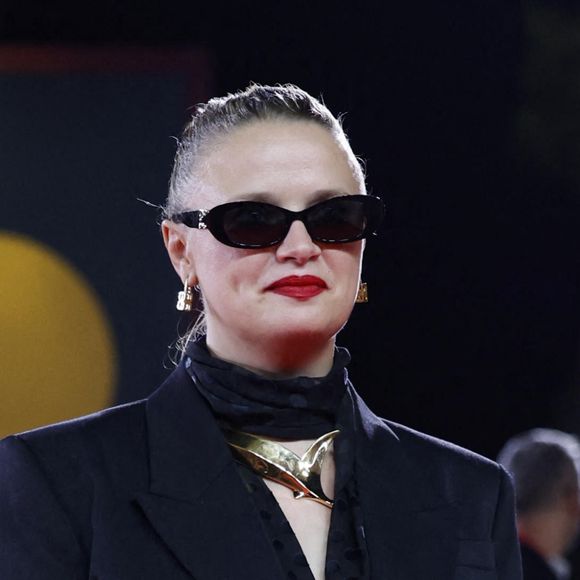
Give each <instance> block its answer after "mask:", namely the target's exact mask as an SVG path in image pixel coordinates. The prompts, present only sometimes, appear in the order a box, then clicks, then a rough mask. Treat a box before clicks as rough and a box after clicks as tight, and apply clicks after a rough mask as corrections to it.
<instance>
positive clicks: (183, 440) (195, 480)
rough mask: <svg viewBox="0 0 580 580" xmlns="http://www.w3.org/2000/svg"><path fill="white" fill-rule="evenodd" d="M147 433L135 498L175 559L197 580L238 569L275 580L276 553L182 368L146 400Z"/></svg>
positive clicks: (231, 573) (230, 575) (250, 575)
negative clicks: (144, 485) (145, 464)
mask: <svg viewBox="0 0 580 580" xmlns="http://www.w3.org/2000/svg"><path fill="white" fill-rule="evenodd" d="M147 429H148V443H149V455H150V485H149V492H148V493H141V494H138V495H137V496H136V501H137V502H138V503H139V505H140V506H141V508H142V509H143V512H144V513H145V515H146V517H147V518H148V519H149V521H150V523H151V524H152V525H153V527H154V528H155V529H156V531H157V533H158V534H159V535H160V536H161V537H162V538H163V539H164V541H165V543H166V544H167V546H168V547H169V549H170V550H171V551H172V552H173V554H174V556H175V557H176V558H177V559H178V560H179V561H180V563H181V564H182V565H183V566H184V567H185V568H186V570H188V572H189V573H190V574H191V575H192V576H194V577H195V578H196V579H198V580H204V579H207V580H213V579H215V578H236V577H239V572H240V570H243V571H244V574H246V575H247V577H248V578H255V579H257V580H258V579H259V580H261V579H264V580H272V579H275V578H276V575H275V573H273V571H276V570H278V569H279V564H278V560H277V557H276V554H275V553H274V550H273V548H272V546H271V545H270V543H269V542H268V540H267V538H266V535H265V534H264V532H263V529H262V526H261V522H260V518H259V517H258V515H257V513H256V510H255V507H254V504H253V502H252V500H251V497H250V496H249V494H248V493H247V491H246V490H245V488H244V486H243V483H242V481H241V478H240V476H239V474H238V472H237V468H236V466H235V464H234V461H233V459H232V455H231V453H230V451H229V449H228V447H227V445H226V443H225V441H224V438H223V435H222V434H221V431H220V429H219V427H218V426H217V424H216V422H215V420H214V418H213V417H212V415H211V413H210V411H209V409H208V408H207V405H206V403H205V401H204V400H203V399H202V397H201V396H200V395H199V393H198V392H197V390H196V388H195V387H194V385H193V383H192V382H191V379H190V378H189V376H188V375H187V373H186V371H185V369H184V368H183V364H181V365H180V366H179V367H178V368H177V369H176V370H175V371H174V372H173V373H172V374H171V376H170V377H169V378H168V380H167V381H166V382H165V383H164V384H163V385H162V386H161V387H160V388H159V389H158V390H157V391H156V392H155V393H154V394H153V395H152V396H151V397H150V398H149V399H148V401H147ZM224 546H226V547H227V551H226V552H224ZM225 553H227V557H224V554H225Z"/></svg>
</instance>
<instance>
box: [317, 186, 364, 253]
mask: <svg viewBox="0 0 580 580" xmlns="http://www.w3.org/2000/svg"><path fill="white" fill-rule="evenodd" d="M364 201H365V200H364V198H363V199H361V197H359V196H356V197H355V196H352V197H350V196H345V197H337V198H334V199H329V200H328V201H325V202H322V203H319V204H317V205H315V206H313V207H312V208H310V210H309V212H308V231H309V232H310V235H311V236H312V237H313V238H315V239H317V240H319V241H321V242H349V241H353V240H357V239H359V238H361V237H362V236H363V235H364V234H365V231H366V229H367V226H368V219H367V213H368V211H367V210H368V207H369V206H368V205H367V204H366V203H365V202H364Z"/></svg>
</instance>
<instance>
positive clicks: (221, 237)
mask: <svg viewBox="0 0 580 580" xmlns="http://www.w3.org/2000/svg"><path fill="white" fill-rule="evenodd" d="M383 214H384V204H383V202H382V200H381V199H380V198H378V197H373V196H370V195H344V196H339V197H332V198H330V199H327V200H325V201H321V202H320V203H316V204H314V205H312V206H310V207H308V208H306V209H304V210H302V211H290V210H289V209H284V208H283V207H278V206H277V205H272V204H270V203H262V202H259V201H234V202H232V203H224V204H223V205H218V206H216V207H214V208H212V209H210V210H207V209H196V210H192V211H186V212H183V213H177V214H174V215H172V216H171V217H170V218H169V219H170V220H171V221H174V222H177V223H183V224H185V225H186V226H188V227H190V228H198V229H200V230H205V229H208V230H209V231H210V232H211V233H212V235H213V236H214V238H216V240H218V241H220V242H221V243H222V244H225V245H226V246H232V247H233V248H267V247H269V246H275V245H276V244H279V243H280V242H281V241H282V240H283V239H284V238H285V237H286V235H287V234H288V231H289V230H290V226H291V225H292V222H294V221H295V220H300V221H301V222H302V223H303V224H304V225H305V226H306V230H307V231H308V234H309V235H310V237H311V238H312V239H313V240H314V241H317V242H324V243H326V244H344V243H346V242H354V241H356V240H360V239H362V238H364V237H366V236H368V235H370V234H372V233H374V231H375V230H376V229H377V227H378V226H379V225H380V223H381V221H382V219H383Z"/></svg>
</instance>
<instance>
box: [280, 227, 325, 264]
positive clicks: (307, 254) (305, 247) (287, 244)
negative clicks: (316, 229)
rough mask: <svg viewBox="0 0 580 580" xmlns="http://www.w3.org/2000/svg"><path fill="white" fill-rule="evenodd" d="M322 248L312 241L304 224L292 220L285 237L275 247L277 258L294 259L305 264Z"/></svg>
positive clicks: (317, 254) (318, 254) (318, 253)
mask: <svg viewBox="0 0 580 580" xmlns="http://www.w3.org/2000/svg"><path fill="white" fill-rule="evenodd" d="M321 252H322V250H321V249H320V247H319V246H318V245H317V244H315V243H314V242H313V241H312V238H311V237H310V234H309V233H308V230H307V229H306V226H305V225H304V224H303V223H302V222H301V221H300V220H295V221H293V222H292V225H291V226H290V229H289V230H288V233H287V234H286V237H285V238H284V239H283V240H282V243H281V244H280V245H279V246H278V247H277V248H276V257H277V258H278V260H281V261H286V260H295V261H296V263H297V264H305V263H306V262H308V261H309V260H313V259H315V258H317V257H318V256H320V253H321Z"/></svg>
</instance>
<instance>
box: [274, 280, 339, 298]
mask: <svg viewBox="0 0 580 580" xmlns="http://www.w3.org/2000/svg"><path fill="white" fill-rule="evenodd" d="M327 288H328V286H327V285H326V282H325V281H324V280H322V278H318V277H317V276H286V277H285V278H280V280H276V282H273V283H272V284H270V286H268V287H267V288H266V290H267V291H269V292H274V293H275V294H280V295H282V296H288V297H290V298H296V299H298V300H308V299H309V298H312V297H314V296H317V295H318V294H320V293H321V292H324V291H325V290H326V289H327Z"/></svg>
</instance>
